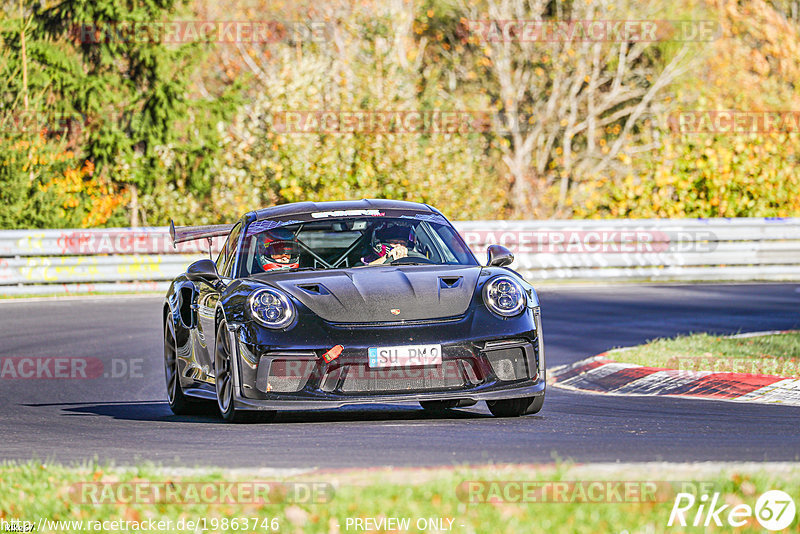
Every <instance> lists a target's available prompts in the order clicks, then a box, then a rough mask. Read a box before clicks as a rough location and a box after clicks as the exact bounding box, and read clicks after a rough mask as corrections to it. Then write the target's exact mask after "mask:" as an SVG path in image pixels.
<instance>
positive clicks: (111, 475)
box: [0, 462, 800, 533]
mask: <svg viewBox="0 0 800 534" xmlns="http://www.w3.org/2000/svg"><path fill="white" fill-rule="evenodd" d="M707 467H708V466H707ZM255 481H258V482H259V483H261V484H265V483H269V484H271V486H269V488H270V490H269V492H267V493H264V492H261V493H259V494H258V495H261V496H262V497H263V496H264V495H267V499H266V502H264V503H257V502H254V501H255V500H256V499H254V497H253V495H254V493H251V492H250V490H251V489H252V484H253V482H255ZM520 482H526V483H527V484H528V486H521V485H520V484H519V483H520ZM231 484H233V485H234V486H233V487H235V488H238V489H237V490H235V491H234V492H233V493H231V494H230V495H232V496H233V497H232V498H231V499H229V498H228V497H227V495H229V494H228V493H226V492H225V488H226V487H231V486H230V485H231ZM514 484H516V485H514ZM645 484H650V486H645ZM620 485H622V486H620ZM193 487H194V488H195V489H196V490H198V491H196V492H195V491H191V488H193ZM524 487H527V491H526V490H525V489H523V488H524ZM648 487H649V488H650V490H646V488H648ZM156 488H161V491H162V493H158V492H157V491H156ZM167 488H169V490H168V489H167ZM276 488H278V489H276ZM537 488H538V489H537ZM615 488H616V489H615ZM631 488H633V491H629V490H630V489H631ZM643 488H645V489H643ZM767 490H782V491H784V492H786V493H788V494H789V495H790V496H792V497H793V498H794V499H795V501H797V500H798V497H799V496H800V464H779V465H776V466H772V467H770V464H763V465H757V464H756V465H752V464H751V465H750V467H749V468H744V467H742V466H737V465H731V464H722V465H721V466H719V465H717V466H711V467H710V468H704V467H703V464H678V465H677V466H676V465H675V464H655V465H654V464H627V465H626V464H621V465H620V464H616V465H614V464H606V465H605V466H603V465H591V464H589V465H585V466H571V465H568V464H556V465H549V466H535V465H529V466H518V465H513V466H484V467H456V468H435V469H370V470H341V471H327V472H326V471H312V472H306V473H303V474H299V475H297V474H296V475H293V476H282V477H281V476H272V477H268V476H265V474H264V473H263V472H259V471H258V470H254V471H253V472H252V473H246V472H241V471H239V472H228V473H227V474H226V473H225V472H223V471H215V470H198V471H196V472H192V473H182V474H175V472H170V471H169V470H166V471H165V470H160V469H158V468H155V467H152V466H141V467H136V468H127V469H121V468H113V467H108V466H100V465H97V464H84V465H82V466H78V467H66V466H61V465H43V464H41V463H38V462H26V463H19V464H17V463H5V464H3V465H2V467H0V525H2V521H6V522H8V521H11V520H15V519H17V520H25V521H30V522H31V524H32V525H33V530H34V531H39V532H65V531H68V532H98V531H103V532H131V531H139V532H144V531H149V532H275V531H277V532H311V533H316V532H328V533H343V532H365V531H372V532H383V531H399V532H420V531H427V532H453V533H482V532H492V533H494V532H534V531H540V532H556V533H557V532H570V533H572V532H578V533H584V532H585V533H595V532H621V531H627V532H676V531H681V532H704V531H707V530H708V529H707V528H706V527H705V526H703V522H704V521H705V513H703V514H701V518H700V525H699V526H697V527H693V526H692V522H693V521H694V519H695V516H696V513H697V511H698V506H699V504H700V498H701V496H702V495H708V500H709V501H710V500H711V499H712V498H713V496H714V494H718V496H717V503H718V506H719V505H723V504H725V503H727V504H728V506H727V508H726V509H725V510H724V511H723V513H721V514H720V515H719V517H720V520H721V521H722V523H723V526H722V527H721V528H716V529H713V530H714V531H715V532H728V531H731V532H732V531H735V532H758V531H763V527H762V526H761V525H760V524H759V523H758V520H757V519H756V517H755V515H754V514H755V513H757V512H758V511H760V512H761V513H765V512H764V511H763V507H762V508H760V509H759V510H758V511H757V510H755V508H756V506H757V502H758V498H759V496H760V495H761V494H763V493H764V492H765V491H767ZM170 492H171V493H170ZM237 492H238V493H237ZM679 492H685V493H687V494H689V495H692V496H694V497H695V498H696V500H697V504H696V505H694V506H693V507H690V508H689V509H688V510H687V511H686V512H685V513H684V518H685V520H686V522H687V525H686V526H677V529H676V526H672V527H669V526H667V523H668V521H669V518H670V515H671V511H672V509H673V506H674V504H675V499H676V496H677V494H678V493H679ZM156 495H160V497H154V496H156ZM220 496H223V497H220ZM307 497H308V498H307ZM92 499H96V500H99V501H100V503H99V504H95V503H93V502H91V501H92ZM309 499H310V500H309ZM685 499H687V500H685V501H682V502H681V505H685V504H688V497H686V498H685ZM542 500H545V501H546V502H540V501H542ZM208 501H210V502H208ZM314 501H316V502H314ZM477 501H480V502H477ZM608 501H612V502H608ZM737 504H743V505H746V506H748V507H750V509H751V510H752V513H751V515H750V516H747V517H744V519H743V520H744V521H745V523H744V525H743V526H741V527H737V528H733V527H731V526H729V525H728V524H727V522H726V521H727V514H728V512H729V511H730V510H731V508H733V506H735V505H737ZM707 508H708V506H706V509H707ZM776 513H777V510H776ZM224 519H227V520H228V522H227V524H223V522H224ZM233 519H239V521H237V523H236V525H234V523H233V521H232V520H233ZM357 519H361V520H362V522H361V523H360V524H361V527H360V528H359V526H358V525H359V523H357V522H356V520H357ZM367 519H370V522H369V523H366V520H367ZM389 519H397V520H406V519H407V520H408V523H406V525H407V527H405V528H404V527H403V526H402V525H403V523H402V522H401V523H399V524H400V525H401V526H400V528H398V523H386V522H384V523H381V521H383V520H387V521H388V520H389ZM151 520H152V523H151V522H150V521H151ZM245 520H247V524H246V525H245V524H244V521H245ZM273 520H274V521H273ZM451 520H452V521H451ZM45 521H49V522H50V523H47V522H45ZM55 521H62V522H67V523H61V524H60V525H58V524H56V523H53V522H55ZM70 521H72V522H73V523H71V524H70V523H69V522H70ZM98 521H99V522H101V523H92V522H98ZM103 521H105V522H106V523H102V522H103ZM112 521H118V522H127V523H118V524H113V523H111V522H112ZM181 521H182V523H181ZM189 521H193V522H195V524H194V525H189V524H188V522H189ZM40 522H41V523H40ZM76 522H77V523H76ZM159 522H163V523H162V524H161V525H160V526H159V525H158V523H159ZM712 522H713V519H712ZM134 525H138V527H134ZM151 525H155V526H154V527H153V528H150V526H151ZM201 525H203V526H201ZM190 526H191V528H190ZM796 528H797V519H796V518H795V520H794V521H793V522H792V523H791V524H790V526H789V529H790V530H791V529H796Z"/></svg>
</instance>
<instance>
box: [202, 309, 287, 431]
mask: <svg viewBox="0 0 800 534" xmlns="http://www.w3.org/2000/svg"><path fill="white" fill-rule="evenodd" d="M233 358H234V352H233V350H232V346H231V336H230V332H228V326H227V325H226V324H225V321H221V322H220V325H219V327H218V328H217V340H216V348H215V350H214V377H215V378H214V384H215V386H216V390H217V407H218V408H219V414H220V416H221V417H222V419H223V420H225V421H226V422H228V423H257V422H268V421H271V420H272V419H274V417H275V412H274V411H245V410H237V409H236V406H235V403H234V390H235V383H234V375H233V373H234V372H235V371H234V367H233V364H232V361H233Z"/></svg>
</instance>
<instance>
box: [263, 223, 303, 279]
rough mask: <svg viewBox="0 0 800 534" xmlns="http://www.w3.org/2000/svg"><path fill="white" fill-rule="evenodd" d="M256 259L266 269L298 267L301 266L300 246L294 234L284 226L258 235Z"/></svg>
mask: <svg viewBox="0 0 800 534" xmlns="http://www.w3.org/2000/svg"><path fill="white" fill-rule="evenodd" d="M256 259H257V261H258V264H259V265H260V266H261V268H262V269H264V271H272V270H275V269H296V268H298V267H299V266H300V248H299V247H298V245H297V241H296V240H295V238H294V234H293V233H292V232H290V231H289V230H286V229H283V228H276V229H274V230H269V231H267V232H264V233H262V234H260V235H259V236H258V245H257V248H256Z"/></svg>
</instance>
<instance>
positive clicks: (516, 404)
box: [486, 394, 544, 417]
mask: <svg viewBox="0 0 800 534" xmlns="http://www.w3.org/2000/svg"><path fill="white" fill-rule="evenodd" d="M543 405H544V394H541V395H538V396H536V397H523V398H521V399H507V400H496V401H486V406H488V407H489V411H490V412H492V415H494V416H495V417H519V416H520V415H531V414H535V413H539V410H541V409H542V406H543Z"/></svg>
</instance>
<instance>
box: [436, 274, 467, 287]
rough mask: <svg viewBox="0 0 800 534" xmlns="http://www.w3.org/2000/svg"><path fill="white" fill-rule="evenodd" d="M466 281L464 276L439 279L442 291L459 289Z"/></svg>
mask: <svg viewBox="0 0 800 534" xmlns="http://www.w3.org/2000/svg"><path fill="white" fill-rule="evenodd" d="M463 281H464V277H462V276H441V277H439V287H440V288H442V289H453V288H456V287H459V286H460V285H461V282H463Z"/></svg>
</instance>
